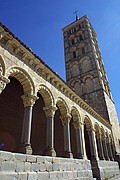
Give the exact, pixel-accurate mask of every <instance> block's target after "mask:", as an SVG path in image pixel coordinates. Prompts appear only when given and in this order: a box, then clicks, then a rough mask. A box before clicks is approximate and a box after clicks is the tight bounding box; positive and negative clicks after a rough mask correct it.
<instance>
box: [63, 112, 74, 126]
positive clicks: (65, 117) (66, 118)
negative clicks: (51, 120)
mask: <svg viewBox="0 0 120 180" xmlns="http://www.w3.org/2000/svg"><path fill="white" fill-rule="evenodd" d="M71 118H72V116H71V115H70V114H65V115H62V116H60V119H61V121H62V124H63V125H66V124H69V123H70V120H71Z"/></svg>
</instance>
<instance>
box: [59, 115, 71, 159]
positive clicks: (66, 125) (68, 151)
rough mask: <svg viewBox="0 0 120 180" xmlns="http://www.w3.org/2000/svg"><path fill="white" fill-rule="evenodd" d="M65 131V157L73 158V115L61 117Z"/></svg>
mask: <svg viewBox="0 0 120 180" xmlns="http://www.w3.org/2000/svg"><path fill="white" fill-rule="evenodd" d="M60 118H61V120H62V124H63V131H64V156H65V157H69V158H73V154H72V153H71V143H70V126H69V123H70V119H71V115H70V114H67V115H62V116H61V117H60Z"/></svg>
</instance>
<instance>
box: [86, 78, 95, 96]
mask: <svg viewBox="0 0 120 180" xmlns="http://www.w3.org/2000/svg"><path fill="white" fill-rule="evenodd" d="M85 89H86V93H90V92H92V91H93V90H94V83H93V77H92V76H88V77H86V78H85Z"/></svg>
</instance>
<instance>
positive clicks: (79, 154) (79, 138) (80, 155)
mask: <svg viewBox="0 0 120 180" xmlns="http://www.w3.org/2000/svg"><path fill="white" fill-rule="evenodd" d="M76 141H77V157H78V158H80V159H83V156H84V154H83V140H82V130H81V128H79V129H76Z"/></svg>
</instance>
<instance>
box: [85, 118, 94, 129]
mask: <svg viewBox="0 0 120 180" xmlns="http://www.w3.org/2000/svg"><path fill="white" fill-rule="evenodd" d="M84 124H85V125H86V128H87V130H92V128H93V125H92V122H91V120H90V118H89V117H88V116H85V117H84Z"/></svg>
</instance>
